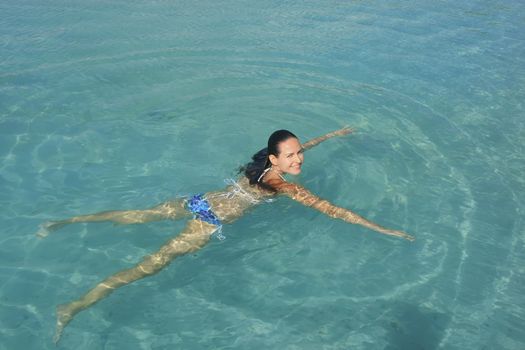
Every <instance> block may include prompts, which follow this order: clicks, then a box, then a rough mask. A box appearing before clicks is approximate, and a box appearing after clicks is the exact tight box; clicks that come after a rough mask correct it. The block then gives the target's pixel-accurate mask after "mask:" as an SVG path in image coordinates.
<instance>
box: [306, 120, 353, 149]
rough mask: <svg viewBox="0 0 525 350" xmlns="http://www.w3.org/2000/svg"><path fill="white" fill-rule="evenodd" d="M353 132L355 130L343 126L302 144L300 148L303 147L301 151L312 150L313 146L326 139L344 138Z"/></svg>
mask: <svg viewBox="0 0 525 350" xmlns="http://www.w3.org/2000/svg"><path fill="white" fill-rule="evenodd" d="M354 131H355V129H353V128H351V127H348V126H345V127H344V128H342V129H339V130H336V131H332V132H329V133H328V134H326V135H323V136H319V137H316V138H315V139H311V140H310V141H307V142H305V143H303V144H302V146H303V149H305V150H307V149H310V148H312V147H314V146H317V145H318V144H320V143H321V142H323V141H325V140H328V139H330V138H332V137H335V136H344V135H347V134H350V133H352V132H354Z"/></svg>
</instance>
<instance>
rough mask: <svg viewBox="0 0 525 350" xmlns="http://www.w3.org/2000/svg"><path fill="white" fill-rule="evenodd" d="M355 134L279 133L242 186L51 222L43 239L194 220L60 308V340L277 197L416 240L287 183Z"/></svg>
mask: <svg viewBox="0 0 525 350" xmlns="http://www.w3.org/2000/svg"><path fill="white" fill-rule="evenodd" d="M352 131H353V129H351V128H348V127H345V128H342V129H340V130H337V131H334V132H331V133H328V134H326V135H324V136H321V137H318V138H315V139H313V140H310V141H308V142H306V143H304V144H301V143H300V142H299V139H298V138H297V137H296V136H295V135H294V134H292V133H291V132H289V131H287V130H278V131H276V132H274V133H273V134H272V135H271V136H270V138H269V139H268V147H267V148H265V149H262V150H261V151H259V152H258V153H256V154H255V155H254V156H253V157H252V160H253V161H252V162H251V163H248V164H247V165H246V166H245V167H243V168H241V172H244V176H242V177H240V179H239V180H238V181H237V182H234V181H232V182H231V184H230V185H229V186H228V187H227V188H225V189H224V190H221V191H217V192H210V193H206V194H198V195H194V196H191V197H189V198H181V199H178V200H175V201H170V202H166V203H163V204H160V205H158V206H156V207H153V208H151V209H146V210H125V211H108V212H102V213H97V214H92V215H83V216H75V217H73V218H70V219H66V220H62V221H54V222H49V223H46V224H45V225H44V226H43V227H42V229H41V231H39V233H38V235H39V236H46V235H47V234H48V233H49V232H51V231H54V230H56V229H58V228H60V227H62V226H64V225H66V224H70V223H75V222H94V221H113V222H117V223H121V224H137V223H145V222H150V221H155V220H164V219H172V220H177V219H182V218H187V217H191V216H193V218H192V219H190V220H188V223H187V225H186V227H185V228H184V229H183V231H182V232H181V233H180V234H179V235H178V236H177V237H175V238H173V239H171V240H169V241H168V242H166V243H165V244H164V245H163V246H162V247H161V248H160V249H159V251H157V252H156V253H154V254H152V255H150V256H147V257H145V258H144V259H143V260H142V261H141V262H140V263H138V264H137V265H135V266H134V267H132V268H130V269H126V270H123V271H120V272H118V273H116V274H114V275H112V276H110V277H108V278H106V279H105V280H104V281H102V282H100V283H99V284H98V285H96V286H95V287H94V288H93V289H91V290H90V291H89V292H87V293H86V294H85V295H83V296H82V297H81V298H79V299H78V300H75V301H72V302H70V303H68V304H63V305H60V306H59V307H58V308H57V329H56V334H55V338H54V339H55V342H58V340H59V339H60V336H61V334H62V331H63V330H64V327H65V326H66V325H67V324H68V323H69V322H71V320H72V319H73V317H74V316H75V315H76V314H77V313H78V312H80V311H82V310H83V309H85V308H87V307H89V306H91V305H93V304H95V303H96V302H98V301H99V300H101V299H103V298H105V297H106V296H108V295H109V294H111V292H113V291H114V290H115V289H117V288H119V287H122V286H124V285H126V284H128V283H131V282H133V281H136V280H138V279H141V278H144V277H147V276H151V275H153V274H155V273H157V272H159V271H160V270H162V269H163V268H164V267H166V266H167V265H168V264H169V263H171V261H172V260H173V259H175V258H176V257H178V256H181V255H184V254H187V253H191V252H194V251H196V250H199V249H201V248H202V247H204V245H205V244H206V243H207V242H208V241H209V240H210V237H211V236H212V234H213V233H214V232H216V231H219V238H222V235H221V234H220V231H221V228H222V224H229V223H232V222H233V221H235V220H236V219H238V218H239V217H241V216H242V215H243V214H244V212H245V211H246V210H248V209H249V208H251V207H253V206H254V205H256V204H258V203H261V202H263V201H265V200H268V199H271V198H273V197H275V196H276V195H285V196H288V197H290V198H292V199H293V200H295V201H297V202H299V203H301V204H303V205H306V206H309V207H312V208H314V209H317V210H319V211H321V212H323V213H325V214H327V215H329V216H331V217H333V218H337V219H341V220H344V221H346V222H349V223H352V224H359V225H362V226H364V227H367V228H369V229H372V230H375V231H377V232H379V233H383V234H387V235H392V236H397V237H402V238H405V239H408V240H414V238H413V237H412V236H410V235H408V234H406V233H404V232H402V231H396V230H390V229H386V228H383V227H381V226H379V225H377V224H375V223H373V222H371V221H369V220H366V219H365V218H363V217H361V216H359V215H358V214H356V213H354V212H352V211H350V210H348V209H344V208H340V207H337V206H335V205H333V204H331V203H330V202H328V201H326V200H323V199H321V198H319V197H317V196H315V195H313V194H312V193H310V192H309V191H308V190H307V189H305V188H303V187H301V186H299V185H297V184H294V183H290V182H287V181H286V180H285V179H284V177H283V175H285V174H293V175H297V174H299V173H300V172H301V166H302V164H303V161H304V154H303V153H304V151H305V150H308V149H310V148H312V147H314V146H316V145H318V144H319V143H320V142H322V141H325V140H327V139H329V138H332V137H334V136H343V135H346V134H349V133H351V132H352Z"/></svg>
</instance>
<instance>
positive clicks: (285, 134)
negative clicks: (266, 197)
mask: <svg viewBox="0 0 525 350" xmlns="http://www.w3.org/2000/svg"><path fill="white" fill-rule="evenodd" d="M290 138H297V136H295V135H294V134H292V133H291V132H290V131H288V130H277V131H275V132H274V133H273V134H271V135H270V138H268V146H267V147H266V148H263V149H262V150H260V151H259V152H257V153H255V154H254V155H253V156H252V161H251V162H250V163H248V164H246V165H245V166H243V167H241V168H240V171H239V172H243V173H244V175H245V176H246V177H247V178H248V180H249V181H250V185H256V184H257V185H259V186H261V187H263V188H265V189H268V190H273V189H272V188H271V187H270V186H268V185H265V184H264V183H260V182H258V181H257V180H259V177H261V175H262V173H263V172H264V170H266V169H268V168H269V167H270V166H271V163H270V159H269V157H270V154H273V155H274V156H276V157H277V156H279V144H280V143H281V142H284V141H286V140H288V139H290Z"/></svg>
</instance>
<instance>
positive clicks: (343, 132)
mask: <svg viewBox="0 0 525 350" xmlns="http://www.w3.org/2000/svg"><path fill="white" fill-rule="evenodd" d="M354 131H355V129H354V128H351V127H349V126H345V127H344V128H341V129H339V130H336V131H332V132H331V133H330V134H329V135H330V137H334V136H344V135H348V134H351V133H353V132H354Z"/></svg>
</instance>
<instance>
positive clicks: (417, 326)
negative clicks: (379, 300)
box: [385, 303, 451, 350]
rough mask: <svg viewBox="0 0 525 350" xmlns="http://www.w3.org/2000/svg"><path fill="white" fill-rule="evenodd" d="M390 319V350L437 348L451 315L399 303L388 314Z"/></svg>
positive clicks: (388, 337) (426, 349)
mask: <svg viewBox="0 0 525 350" xmlns="http://www.w3.org/2000/svg"><path fill="white" fill-rule="evenodd" d="M386 318H387V319H388V320H389V325H388V334H387V336H386V337H385V339H388V343H389V345H388V346H386V347H385V349H388V350H394V349H403V350H407V349H417V350H431V349H437V348H438V347H439V343H440V341H441V339H442V338H443V334H444V332H445V329H446V328H447V326H448V324H449V323H450V319H451V315H449V314H446V313H442V312H438V311H436V310H431V309H428V308H424V307H420V306H416V305H412V304H408V303H398V304H396V305H393V306H392V307H391V309H390V310H389V312H388V313H387V315H386Z"/></svg>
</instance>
